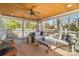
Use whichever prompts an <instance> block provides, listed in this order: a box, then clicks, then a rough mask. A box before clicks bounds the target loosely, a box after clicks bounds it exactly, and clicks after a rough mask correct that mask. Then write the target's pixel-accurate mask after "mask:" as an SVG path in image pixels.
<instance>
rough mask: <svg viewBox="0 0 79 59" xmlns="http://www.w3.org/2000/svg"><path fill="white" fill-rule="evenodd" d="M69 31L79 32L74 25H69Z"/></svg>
mask: <svg viewBox="0 0 79 59" xmlns="http://www.w3.org/2000/svg"><path fill="white" fill-rule="evenodd" d="M70 30H71V31H79V29H78V28H77V27H76V25H74V24H70Z"/></svg>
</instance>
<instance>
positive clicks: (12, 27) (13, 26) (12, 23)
mask: <svg viewBox="0 0 79 59" xmlns="http://www.w3.org/2000/svg"><path fill="white" fill-rule="evenodd" d="M16 28H20V23H19V22H18V21H15V20H12V19H9V20H8V22H7V29H9V30H15V29H16Z"/></svg>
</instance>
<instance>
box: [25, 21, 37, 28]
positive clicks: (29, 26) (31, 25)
mask: <svg viewBox="0 0 79 59" xmlns="http://www.w3.org/2000/svg"><path fill="white" fill-rule="evenodd" d="M36 26H37V24H36V23H33V22H27V23H26V29H36Z"/></svg>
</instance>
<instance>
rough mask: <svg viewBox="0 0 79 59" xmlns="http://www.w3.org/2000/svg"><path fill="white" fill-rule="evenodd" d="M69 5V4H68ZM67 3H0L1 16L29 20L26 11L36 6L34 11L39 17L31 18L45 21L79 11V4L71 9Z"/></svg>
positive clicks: (73, 4)
mask: <svg viewBox="0 0 79 59" xmlns="http://www.w3.org/2000/svg"><path fill="white" fill-rule="evenodd" d="M68 4H69V3H68ZM68 4H67V3H66V4H65V3H49V4H47V3H42V4H41V3H38V4H32V3H31V4H30V3H22V4H20V3H14V4H13V3H10V4H7V3H6V4H1V3H0V14H5V15H11V14H13V16H16V17H22V18H26V19H29V15H28V13H26V11H27V10H28V9H29V8H31V7H32V6H35V8H34V9H33V10H34V12H35V14H36V15H37V16H33V17H31V18H34V19H35V20H36V19H37V20H38V19H44V18H47V17H51V16H55V15H58V14H61V13H65V12H69V11H72V10H76V9H79V4H78V3H77V4H76V3H72V6H71V7H69V8H68V7H67V5H68ZM37 12H38V13H37ZM11 16H12V15H11Z"/></svg>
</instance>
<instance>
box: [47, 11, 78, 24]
mask: <svg viewBox="0 0 79 59" xmlns="http://www.w3.org/2000/svg"><path fill="white" fill-rule="evenodd" d="M78 18H79V12H77V13H74V14H72V15H67V16H63V17H60V19H61V20H62V24H66V23H74V22H75V21H77V20H78ZM47 22H48V24H50V25H55V24H56V23H57V20H56V18H54V19H50V20H47Z"/></svg>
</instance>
